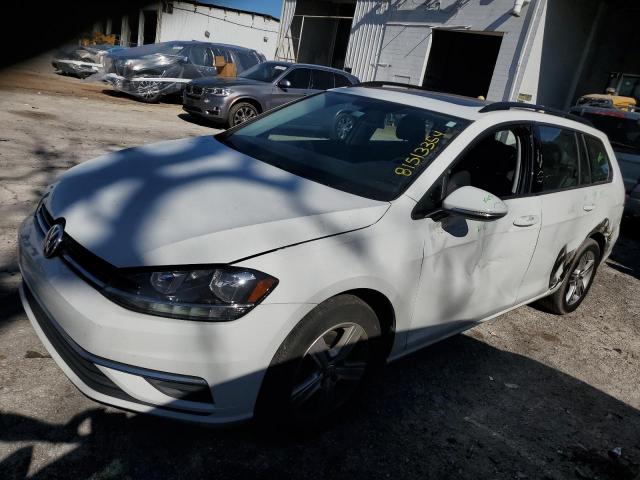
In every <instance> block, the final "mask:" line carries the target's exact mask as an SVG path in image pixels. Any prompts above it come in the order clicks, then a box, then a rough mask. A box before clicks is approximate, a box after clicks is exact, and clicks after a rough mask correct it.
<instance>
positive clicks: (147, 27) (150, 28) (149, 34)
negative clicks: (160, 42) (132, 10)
mask: <svg viewBox="0 0 640 480" xmlns="http://www.w3.org/2000/svg"><path fill="white" fill-rule="evenodd" d="M143 12H144V39H143V42H144V44H145V45H146V44H148V43H155V42H156V27H157V25H158V12H157V11H156V10H144V11H143Z"/></svg>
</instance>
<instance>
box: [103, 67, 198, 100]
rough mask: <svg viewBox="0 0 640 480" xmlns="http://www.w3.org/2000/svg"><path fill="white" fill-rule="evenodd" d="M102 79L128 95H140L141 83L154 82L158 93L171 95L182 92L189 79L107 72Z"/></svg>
mask: <svg viewBox="0 0 640 480" xmlns="http://www.w3.org/2000/svg"><path fill="white" fill-rule="evenodd" d="M102 81H104V82H105V83H108V84H109V85H111V87H113V88H114V89H115V90H118V91H120V92H123V93H128V94H129V95H133V96H137V97H141V96H143V94H142V93H141V91H140V85H141V83H145V84H147V86H148V85H149V84H150V83H151V84H154V85H155V87H156V88H157V93H159V94H160V95H172V94H176V93H180V92H182V90H183V88H184V85H185V84H186V83H188V82H190V81H191V79H189V78H162V77H124V76H122V75H117V74H115V73H107V74H105V75H104V76H103V77H102Z"/></svg>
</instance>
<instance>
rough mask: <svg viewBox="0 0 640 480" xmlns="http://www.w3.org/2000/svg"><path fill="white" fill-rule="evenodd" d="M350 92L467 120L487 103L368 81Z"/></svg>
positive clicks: (354, 86)
mask: <svg viewBox="0 0 640 480" xmlns="http://www.w3.org/2000/svg"><path fill="white" fill-rule="evenodd" d="M349 93H355V94H356V95H361V96H363V97H369V98H379V99H380V100H386V101H388V102H394V103H402V104H406V105H411V106H415V107H418V108H424V109H427V110H433V111H435V112H439V113H444V114H447V115H452V116H454V117H458V118H464V119H467V120H477V119H478V118H480V117H481V116H482V114H481V113H479V111H480V109H481V108H482V107H484V106H486V105H487V102H485V101H482V100H478V99H476V98H470V97H463V96H460V95H453V94H448V93H439V92H431V91H428V90H419V89H410V88H402V87H384V88H382V87H371V86H367V84H366V83H365V84H363V85H362V86H361V85H353V86H352V87H349Z"/></svg>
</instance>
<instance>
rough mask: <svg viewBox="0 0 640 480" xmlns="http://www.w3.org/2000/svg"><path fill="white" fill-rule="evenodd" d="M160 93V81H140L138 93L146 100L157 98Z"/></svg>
mask: <svg viewBox="0 0 640 480" xmlns="http://www.w3.org/2000/svg"><path fill="white" fill-rule="evenodd" d="M159 93H160V84H159V83H158V82H148V81H142V82H138V95H140V96H141V97H142V98H144V99H145V100H150V99H152V98H155V97H157V96H158V94H159Z"/></svg>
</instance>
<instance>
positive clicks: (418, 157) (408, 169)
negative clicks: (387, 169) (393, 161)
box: [395, 130, 444, 177]
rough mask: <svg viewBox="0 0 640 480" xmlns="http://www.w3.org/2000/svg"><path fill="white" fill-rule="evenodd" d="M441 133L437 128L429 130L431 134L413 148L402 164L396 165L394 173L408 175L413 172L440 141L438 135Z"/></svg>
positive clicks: (440, 135)
mask: <svg viewBox="0 0 640 480" xmlns="http://www.w3.org/2000/svg"><path fill="white" fill-rule="evenodd" d="M443 135H444V133H442V132H438V131H437V130H434V131H433V132H431V135H429V136H427V137H426V138H425V139H424V142H421V143H420V145H418V146H417V147H416V148H414V149H413V151H412V152H411V153H410V154H409V156H408V157H407V158H405V159H404V160H403V161H402V164H401V165H400V166H399V167H396V169H395V173H396V175H400V176H402V177H410V176H411V175H412V174H413V171H414V170H415V169H416V168H417V167H419V166H420V165H421V164H422V162H423V161H424V160H425V158H426V157H427V156H428V155H429V154H430V153H431V152H432V151H433V149H434V148H436V145H437V144H438V142H439V141H440V137H442V136H443Z"/></svg>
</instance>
